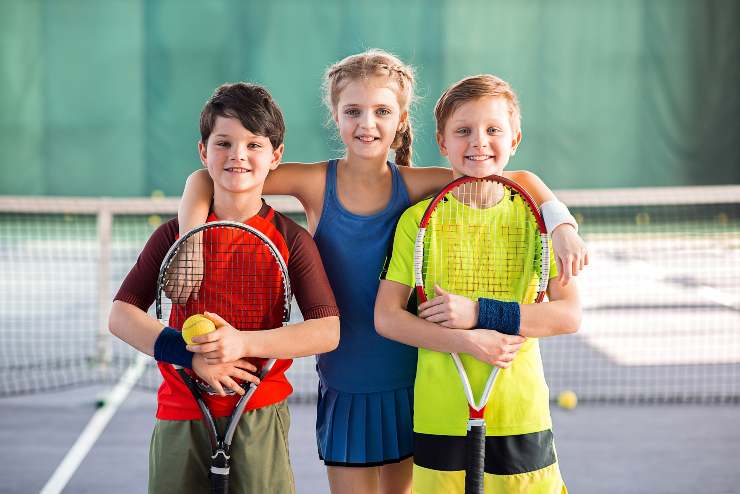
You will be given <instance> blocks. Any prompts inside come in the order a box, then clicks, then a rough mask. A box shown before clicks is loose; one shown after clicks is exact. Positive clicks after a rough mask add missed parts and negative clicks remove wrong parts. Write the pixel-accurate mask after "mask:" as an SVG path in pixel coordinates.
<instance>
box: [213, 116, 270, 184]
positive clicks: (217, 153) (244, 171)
mask: <svg viewBox="0 0 740 494" xmlns="http://www.w3.org/2000/svg"><path fill="white" fill-rule="evenodd" d="M198 151H199V153H200V160H201V162H202V163H203V166H205V167H206V168H208V174H209V175H210V176H211V178H212V179H213V186H214V192H215V191H216V190H218V189H221V190H223V191H226V192H248V191H251V190H254V189H255V188H256V187H259V186H261V185H262V184H263V183H264V182H265V178H266V177H267V174H268V173H269V172H270V170H274V169H275V168H277V166H278V164H279V163H280V158H281V157H282V155H283V145H282V144H281V145H280V146H279V147H278V148H277V149H273V147H272V143H270V139H269V138H267V137H264V136H259V135H256V134H253V133H252V132H250V131H248V130H247V129H245V128H244V126H243V125H242V123H241V122H240V121H239V120H238V119H236V118H228V117H217V118H216V122H215V124H214V126H213V132H211V135H210V137H209V138H208V142H207V144H205V145H204V144H203V143H202V142H199V143H198ZM260 190H261V189H260Z"/></svg>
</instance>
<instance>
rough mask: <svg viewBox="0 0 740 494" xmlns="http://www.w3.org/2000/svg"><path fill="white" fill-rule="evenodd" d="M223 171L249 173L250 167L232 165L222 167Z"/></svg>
mask: <svg viewBox="0 0 740 494" xmlns="http://www.w3.org/2000/svg"><path fill="white" fill-rule="evenodd" d="M224 171H226V172H229V173H249V172H251V171H252V169H251V168H242V167H238V166H234V167H229V168H224Z"/></svg>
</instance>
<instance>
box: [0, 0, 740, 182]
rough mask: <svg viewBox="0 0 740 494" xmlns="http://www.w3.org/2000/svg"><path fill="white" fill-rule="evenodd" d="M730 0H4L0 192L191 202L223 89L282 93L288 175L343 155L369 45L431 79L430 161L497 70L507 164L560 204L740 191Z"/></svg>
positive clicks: (422, 108)
mask: <svg viewBox="0 0 740 494" xmlns="http://www.w3.org/2000/svg"><path fill="white" fill-rule="evenodd" d="M739 14H740V3H738V2H736V1H733V0H724V1H719V0H718V1H708V0H707V1H701V2H698V1H695V0H662V1H661V0H624V1H612V0H560V1H558V2H552V1H546V0H529V1H522V2H504V1H468V2H463V1H452V0H446V1H445V0H436V1H432V0H429V1H422V0H410V1H406V2H391V1H385V0H379V1H375V2H355V1H348V0H327V1H315V2H309V1H299V0H291V1H288V0H285V1H274V2H266V1H263V0H254V1H237V0H209V1H200V0H198V1H196V0H150V1H146V0H118V1H113V0H110V1H98V0H0V172H1V173H2V179H1V180H0V193H1V194H23V195H25V194H40V195H75V196H79V195H85V196H100V195H110V196H137V195H149V194H150V193H151V192H152V191H153V190H157V189H159V190H163V191H164V192H165V193H166V194H168V195H175V194H178V193H179V192H180V190H181V187H182V183H183V181H184V178H185V177H186V176H187V174H188V173H189V172H190V171H192V170H193V169H195V168H196V167H198V166H199V162H198V160H197V155H196V140H197V138H198V126H197V121H198V114H199V111H200V107H201V105H202V104H203V102H204V101H205V99H206V98H207V97H208V96H209V95H210V94H211V92H212V91H213V89H214V88H215V87H216V86H217V85H219V84H221V83H223V82H226V81H236V80H249V81H255V82H259V83H263V84H265V85H267V86H268V87H269V88H270V89H271V90H272V92H273V93H274V95H275V96H276V98H277V100H278V101H279V103H280V104H281V106H282V108H283V110H284V112H285V114H286V119H287V126H288V133H287V137H286V146H287V150H286V156H285V158H286V160H295V161H315V160H321V159H326V158H327V157H331V156H337V155H338V154H340V153H341V143H340V142H339V141H338V140H337V139H336V137H335V135H334V131H333V129H332V128H331V126H327V125H326V122H327V117H328V115H327V113H326V111H325V110H324V108H323V107H322V104H321V94H320V90H319V86H320V83H321V76H322V73H323V70H324V69H325V67H326V66H327V65H329V64H330V63H332V62H333V61H335V60H337V59H339V58H341V57H343V56H346V55H348V54H351V53H354V52H357V51H361V50H363V49H365V48H370V47H380V48H384V49H387V50H390V51H393V52H395V53H397V54H398V55H399V56H400V57H401V58H403V59H404V60H405V61H408V62H409V63H412V64H414V65H415V66H416V67H417V70H418V80H419V87H418V92H419V93H420V95H421V96H422V98H421V100H420V102H419V103H418V104H417V106H416V108H415V109H414V113H413V117H414V120H415V123H416V130H417V133H416V136H417V137H416V143H415V162H416V163H418V164H421V165H427V164H441V163H443V160H442V159H441V157H440V156H439V155H438V153H437V150H436V146H435V143H434V126H433V119H432V107H433V105H434V102H435V100H436V98H437V96H438V95H439V94H440V92H441V91H442V90H443V89H444V88H445V87H446V86H447V85H449V84H450V83H451V82H454V81H455V80H457V79H459V78H461V77H463V76H465V75H469V74H473V73H481V72H492V73H495V74H497V75H500V76H501V77H503V78H505V79H507V80H509V81H510V82H511V83H512V84H513V86H514V87H515V89H516V90H517V91H518V93H519V96H520V99H521V102H522V109H523V130H524V140H523V143H522V146H521V148H520V153H518V154H517V156H516V158H515V159H514V160H513V161H512V163H511V165H510V166H511V167H514V168H528V169H531V170H533V171H535V172H537V173H539V174H540V175H541V176H542V177H543V178H544V179H545V180H546V181H547V182H548V183H549V184H551V185H552V186H553V187H555V188H574V187H604V186H611V187H620V186H636V185H684V184H722V183H740V166H738V164H739V163H740V150H739V148H738V146H736V145H735V144H734V141H735V140H736V136H738V135H740V123H738V119H737V115H738V114H740V96H738V92H737V90H736V88H737V87H738V86H739V85H740V64H738V63H737V60H740V30H738V29H737V28H736V19H738V18H740V15H739Z"/></svg>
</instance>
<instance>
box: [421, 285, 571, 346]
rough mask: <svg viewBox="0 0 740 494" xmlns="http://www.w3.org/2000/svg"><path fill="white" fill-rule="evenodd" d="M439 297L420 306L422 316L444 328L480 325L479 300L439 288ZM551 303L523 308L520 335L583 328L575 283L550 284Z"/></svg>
mask: <svg viewBox="0 0 740 494" xmlns="http://www.w3.org/2000/svg"><path fill="white" fill-rule="evenodd" d="M435 291H436V294H437V296H436V297H434V298H433V299H431V300H428V301H426V302H424V303H423V304H421V305H420V306H419V317H421V318H423V319H424V320H426V321H428V322H431V323H436V324H439V325H441V326H445V327H448V328H456V329H472V328H474V327H475V326H476V325H477V324H478V301H477V300H470V299H468V298H467V297H463V296H461V295H454V294H451V293H447V292H445V291H444V290H442V289H440V288H439V287H435ZM548 295H549V302H544V303H539V304H522V305H520V306H519V313H520V317H521V319H520V323H519V334H521V335H522V336H528V337H533V338H541V337H544V336H555V335H559V334H568V333H575V332H576V331H577V330H578V327H579V326H580V325H581V302H580V299H579V296H578V289H577V288H576V286H575V283H572V284H570V285H568V286H562V285H560V284H559V283H552V281H551V282H550V283H549V286H548Z"/></svg>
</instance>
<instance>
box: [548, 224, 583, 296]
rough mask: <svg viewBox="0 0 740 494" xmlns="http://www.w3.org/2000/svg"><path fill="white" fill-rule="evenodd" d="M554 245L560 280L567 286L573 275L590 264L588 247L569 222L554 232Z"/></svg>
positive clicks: (576, 274)
mask: <svg viewBox="0 0 740 494" xmlns="http://www.w3.org/2000/svg"><path fill="white" fill-rule="evenodd" d="M552 247H553V249H554V251H555V262H556V263H557V266H558V281H559V282H560V284H561V285H562V286H566V285H567V284H568V283H569V282H570V278H571V276H578V273H579V272H580V271H582V270H583V267H584V266H586V265H587V264H588V248H587V247H586V244H585V242H584V241H583V239H582V238H581V237H580V236H579V235H578V233H577V232H576V230H575V228H573V226H572V225H570V224H568V223H563V224H562V225H560V226H558V227H557V228H555V231H553V232H552Z"/></svg>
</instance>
